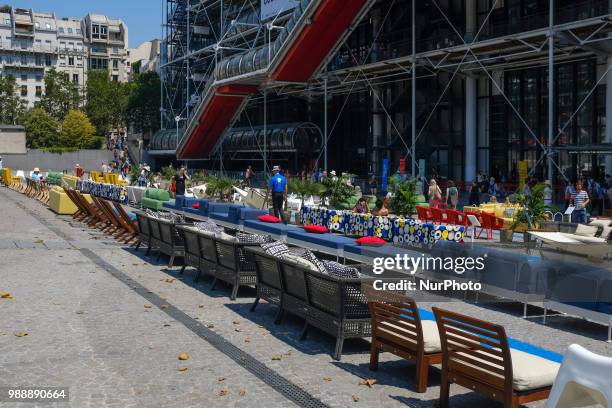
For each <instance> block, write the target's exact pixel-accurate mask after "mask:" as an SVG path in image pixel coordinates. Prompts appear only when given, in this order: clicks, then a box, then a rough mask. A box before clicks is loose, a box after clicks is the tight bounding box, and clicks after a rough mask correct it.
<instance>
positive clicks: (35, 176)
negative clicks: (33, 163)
mask: <svg viewBox="0 0 612 408" xmlns="http://www.w3.org/2000/svg"><path fill="white" fill-rule="evenodd" d="M32 180H34V181H40V169H39V168H38V167H34V172H33V173H32Z"/></svg>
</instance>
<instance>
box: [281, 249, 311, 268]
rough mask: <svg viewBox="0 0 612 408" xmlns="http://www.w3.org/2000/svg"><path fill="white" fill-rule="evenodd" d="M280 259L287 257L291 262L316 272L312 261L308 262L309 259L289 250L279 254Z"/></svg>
mask: <svg viewBox="0 0 612 408" xmlns="http://www.w3.org/2000/svg"><path fill="white" fill-rule="evenodd" d="M281 258H282V259H287V260H289V261H291V262H293V263H296V264H298V265H300V266H302V267H304V268H306V269H310V270H311V271H314V272H318V269H317V266H316V265H315V264H313V263H312V262H310V261H309V260H307V259H305V258H303V257H301V256H299V255H296V254H292V253H291V252H288V253H286V254H283V255H281Z"/></svg>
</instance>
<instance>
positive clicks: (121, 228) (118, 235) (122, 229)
mask: <svg viewBox="0 0 612 408" xmlns="http://www.w3.org/2000/svg"><path fill="white" fill-rule="evenodd" d="M97 201H98V203H99V206H101V207H102V208H103V209H104V211H105V213H106V214H107V216H108V218H109V219H110V220H111V222H112V223H113V225H115V227H116V230H115V235H114V238H115V239H117V240H119V241H121V242H123V243H124V244H127V243H129V242H130V241H131V240H132V239H134V230H133V226H132V224H131V220H130V223H129V224H128V223H127V222H126V221H125V219H124V218H123V217H122V216H121V215H120V213H119V211H118V210H116V209H115V207H113V205H112V204H111V203H110V202H109V201H108V200H104V199H102V198H98V199H97ZM126 216H127V214H126ZM127 218H128V219H129V216H127Z"/></svg>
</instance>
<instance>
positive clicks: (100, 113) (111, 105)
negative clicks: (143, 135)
mask: <svg viewBox="0 0 612 408" xmlns="http://www.w3.org/2000/svg"><path fill="white" fill-rule="evenodd" d="M129 91H130V87H129V85H127V84H123V83H120V82H116V81H111V80H110V78H109V77H108V72H107V71H103V70H91V71H89V72H88V73H87V103H86V104H85V113H87V116H88V117H89V118H90V119H91V122H92V123H93V124H94V126H95V127H96V131H97V133H98V134H99V135H105V134H106V133H107V132H109V131H111V130H112V129H119V128H122V127H125V110H126V106H127V103H128V98H129Z"/></svg>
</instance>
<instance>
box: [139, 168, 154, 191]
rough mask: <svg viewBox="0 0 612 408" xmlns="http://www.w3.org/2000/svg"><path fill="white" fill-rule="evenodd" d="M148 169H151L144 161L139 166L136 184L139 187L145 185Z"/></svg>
mask: <svg viewBox="0 0 612 408" xmlns="http://www.w3.org/2000/svg"><path fill="white" fill-rule="evenodd" d="M149 171H151V168H150V167H149V166H147V165H146V163H145V164H144V165H143V166H141V167H140V175H139V176H138V186H139V187H146V186H147V180H148V176H149Z"/></svg>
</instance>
